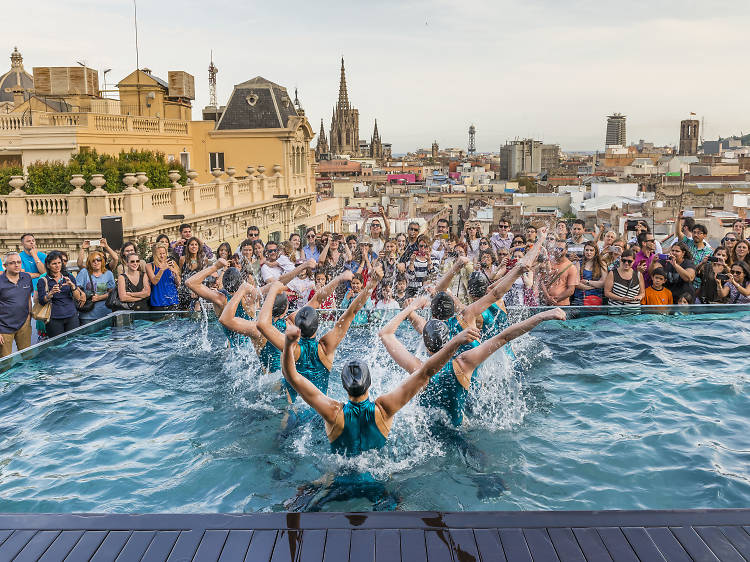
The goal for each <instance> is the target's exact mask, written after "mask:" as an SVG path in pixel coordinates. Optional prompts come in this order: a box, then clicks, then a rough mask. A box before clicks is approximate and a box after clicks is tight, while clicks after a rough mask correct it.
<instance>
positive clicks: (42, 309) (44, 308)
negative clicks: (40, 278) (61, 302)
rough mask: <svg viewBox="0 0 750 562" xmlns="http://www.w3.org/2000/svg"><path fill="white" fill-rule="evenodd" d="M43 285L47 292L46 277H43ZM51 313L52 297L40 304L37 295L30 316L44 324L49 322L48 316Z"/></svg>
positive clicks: (47, 283)
mask: <svg viewBox="0 0 750 562" xmlns="http://www.w3.org/2000/svg"><path fill="white" fill-rule="evenodd" d="M44 285H45V287H46V288H47V292H49V281H47V277H45V278H44ZM51 315H52V299H50V301H49V302H48V303H47V304H42V303H40V302H39V296H38V295H37V301H36V302H35V303H34V306H33V307H32V308H31V317H32V318H33V319H34V320H39V321H40V322H44V323H45V324H46V323H47V322H49V318H50V316H51Z"/></svg>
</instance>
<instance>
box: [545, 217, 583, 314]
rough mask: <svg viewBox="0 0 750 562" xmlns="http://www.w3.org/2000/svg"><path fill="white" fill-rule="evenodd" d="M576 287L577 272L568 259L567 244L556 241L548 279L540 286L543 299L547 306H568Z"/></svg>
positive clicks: (563, 241) (562, 241)
mask: <svg viewBox="0 0 750 562" xmlns="http://www.w3.org/2000/svg"><path fill="white" fill-rule="evenodd" d="M559 224H560V223H558V225H559ZM563 224H564V223H563ZM577 285H578V270H577V269H576V267H575V265H574V264H573V262H571V261H570V260H569V259H568V243H567V242H566V241H565V240H560V239H558V240H557V241H556V242H555V250H554V253H553V255H552V260H551V261H550V264H549V279H548V280H547V281H546V283H543V284H542V286H541V289H542V294H543V295H544V299H545V301H546V302H547V304H548V305H549V306H568V305H569V304H570V297H571V296H573V293H574V292H575V289H576V286H577Z"/></svg>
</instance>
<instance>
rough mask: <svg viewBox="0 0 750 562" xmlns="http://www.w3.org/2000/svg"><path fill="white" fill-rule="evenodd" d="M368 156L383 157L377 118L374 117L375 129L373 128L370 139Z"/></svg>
mask: <svg viewBox="0 0 750 562" xmlns="http://www.w3.org/2000/svg"><path fill="white" fill-rule="evenodd" d="M370 158H375V159H376V160H382V159H383V142H382V141H381V140H380V134H379V133H378V120H377V119H375V130H373V132H372V140H370Z"/></svg>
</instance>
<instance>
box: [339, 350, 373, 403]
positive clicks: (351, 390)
mask: <svg viewBox="0 0 750 562" xmlns="http://www.w3.org/2000/svg"><path fill="white" fill-rule="evenodd" d="M371 382H372V381H371V379H370V369H369V367H368V366H367V363H365V362H364V361H362V360H361V359H350V360H349V361H347V362H346V363H344V368H343V369H341V384H343V385H344V390H346V392H347V394H349V396H362V395H363V394H364V393H365V392H367V389H369V388H370V383H371Z"/></svg>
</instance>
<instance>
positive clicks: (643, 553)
mask: <svg viewBox="0 0 750 562" xmlns="http://www.w3.org/2000/svg"><path fill="white" fill-rule="evenodd" d="M621 531H622V532H623V534H624V535H625V538H627V539H628V542H629V543H630V546H631V548H632V549H633V550H634V551H635V555H636V556H637V557H638V558H639V559H640V560H653V561H654V562H666V560H665V558H664V556H662V553H661V552H660V551H659V548H658V547H657V546H656V544H654V540H653V539H652V538H651V536H650V535H649V534H648V533H647V532H646V529H644V528H643V527H623V528H622V529H621Z"/></svg>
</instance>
